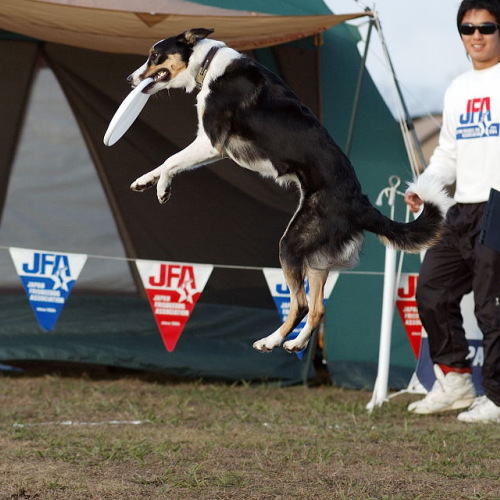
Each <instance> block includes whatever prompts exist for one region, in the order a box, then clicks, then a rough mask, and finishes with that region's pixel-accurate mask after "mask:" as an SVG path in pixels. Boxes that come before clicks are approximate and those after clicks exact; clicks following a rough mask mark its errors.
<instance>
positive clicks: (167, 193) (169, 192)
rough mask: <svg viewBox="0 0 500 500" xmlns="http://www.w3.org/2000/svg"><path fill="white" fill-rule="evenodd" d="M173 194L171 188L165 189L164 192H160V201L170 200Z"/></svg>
mask: <svg viewBox="0 0 500 500" xmlns="http://www.w3.org/2000/svg"><path fill="white" fill-rule="evenodd" d="M171 196H172V190H171V189H170V188H168V189H165V191H163V192H162V193H158V201H159V202H160V203H167V201H168V200H170V197H171Z"/></svg>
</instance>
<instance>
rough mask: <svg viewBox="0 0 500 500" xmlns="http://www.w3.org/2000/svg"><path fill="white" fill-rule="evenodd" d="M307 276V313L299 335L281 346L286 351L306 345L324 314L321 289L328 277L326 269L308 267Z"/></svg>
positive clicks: (300, 348) (299, 348) (295, 349)
mask: <svg viewBox="0 0 500 500" xmlns="http://www.w3.org/2000/svg"><path fill="white" fill-rule="evenodd" d="M307 277H308V279H309V315H308V317H307V322H306V324H305V326H304V328H303V329H302V330H301V331H300V333H299V335H298V336H297V337H296V338H294V339H292V340H287V341H286V342H285V343H284V344H283V348H284V349H286V350H287V351H288V352H298V351H301V350H302V349H305V348H306V347H307V344H308V342H309V339H310V338H311V335H312V333H313V332H314V329H315V328H316V327H317V326H318V325H319V323H320V321H321V320H322V318H323V316H324V314H325V308H324V305H323V293H324V292H323V290H324V288H325V283H326V280H327V278H328V270H320V269H311V268H309V269H308V270H307Z"/></svg>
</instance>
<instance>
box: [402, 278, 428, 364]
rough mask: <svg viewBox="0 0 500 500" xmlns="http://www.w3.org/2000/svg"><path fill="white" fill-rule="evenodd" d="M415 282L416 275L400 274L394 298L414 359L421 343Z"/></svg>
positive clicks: (417, 355) (420, 325)
mask: <svg viewBox="0 0 500 500" xmlns="http://www.w3.org/2000/svg"><path fill="white" fill-rule="evenodd" d="M417 280H418V275H416V274H402V275H401V280H400V282H399V285H400V286H399V288H398V290H397V296H396V307H397V309H398V311H399V316H400V317H401V321H402V322H403V325H404V327H405V330H406V334H407V335H408V340H409V342H410V345H411V348H412V350H413V354H414V355H415V358H416V359H418V357H419V354H420V344H421V342H422V323H421V322H420V317H419V315H418V308H417V301H416V299H415V292H416V288H417Z"/></svg>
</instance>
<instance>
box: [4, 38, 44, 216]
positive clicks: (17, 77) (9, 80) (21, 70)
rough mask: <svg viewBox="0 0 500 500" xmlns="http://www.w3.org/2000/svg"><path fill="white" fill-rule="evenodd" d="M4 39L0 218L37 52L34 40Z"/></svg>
mask: <svg viewBox="0 0 500 500" xmlns="http://www.w3.org/2000/svg"><path fill="white" fill-rule="evenodd" d="M3 43H5V45H2V48H3V50H2V63H3V65H4V70H3V75H2V78H1V79H0V109H1V110H2V119H1V121H2V140H1V141H0V166H1V167H0V218H1V209H2V207H3V205H4V200H5V196H6V192H7V186H8V185H9V176H10V170H11V165H12V161H13V159H14V155H15V152H16V149H17V143H18V138H19V134H20V131H21V128H22V124H23V123H22V122H23V118H24V112H25V109H26V104H27V102H28V95H29V91H30V88H31V80H32V78H33V73H34V71H35V65H36V61H37V55H38V53H37V47H36V46H35V45H34V44H23V45H20V46H19V44H17V43H16V42H12V41H6V42H3ZM19 60H22V61H23V64H22V65H19V64H18V61H19Z"/></svg>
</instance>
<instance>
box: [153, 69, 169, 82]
mask: <svg viewBox="0 0 500 500" xmlns="http://www.w3.org/2000/svg"><path fill="white" fill-rule="evenodd" d="M168 75H169V72H168V71H167V70H166V69H160V71H157V72H156V73H155V75H154V76H153V79H154V81H155V83H158V82H161V81H163V80H166V79H167V77H168Z"/></svg>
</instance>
